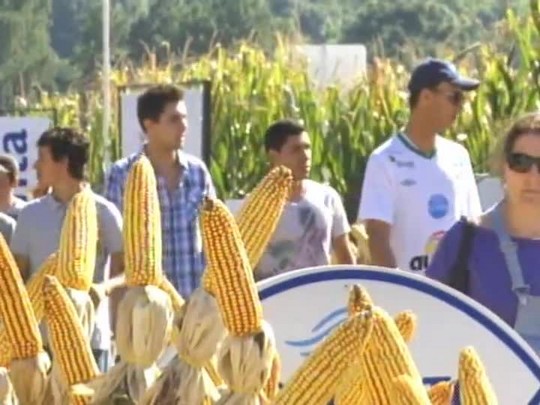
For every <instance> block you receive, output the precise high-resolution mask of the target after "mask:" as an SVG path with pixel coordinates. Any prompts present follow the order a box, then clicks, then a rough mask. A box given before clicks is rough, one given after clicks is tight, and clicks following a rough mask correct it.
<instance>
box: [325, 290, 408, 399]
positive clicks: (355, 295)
mask: <svg viewBox="0 0 540 405" xmlns="http://www.w3.org/2000/svg"><path fill="white" fill-rule="evenodd" d="M367 302H370V298H369V296H368V295H367V291H365V289H363V288H361V289H360V290H354V289H353V290H351V293H350V295H349V313H350V314H351V313H352V314H355V313H358V308H366V305H369V304H367ZM354 309H356V311H357V312H354ZM394 322H395V323H396V326H397V328H398V330H399V333H400V334H401V336H403V339H404V340H405V341H406V342H407V343H408V342H410V340H411V339H412V337H413V336H414V332H415V330H416V315H415V314H414V313H413V312H411V311H403V312H400V313H398V314H397V315H396V317H395V318H394ZM366 383H367V381H366V375H365V370H364V367H363V366H362V365H361V364H359V365H353V366H351V367H349V369H348V370H347V372H346V373H345V377H344V378H343V381H342V382H341V383H340V385H339V388H338V389H337V391H336V396H335V398H334V403H335V404H336V405H354V404H360V403H362V402H364V400H365V399H366V391H367V390H368V388H367V384H366Z"/></svg>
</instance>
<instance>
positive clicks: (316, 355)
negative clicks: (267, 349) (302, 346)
mask: <svg viewBox="0 0 540 405" xmlns="http://www.w3.org/2000/svg"><path fill="white" fill-rule="evenodd" d="M372 331H373V315H372V313H371V311H365V312H362V313H360V314H358V315H356V316H352V317H350V318H349V319H347V320H346V321H345V322H344V323H342V324H341V325H340V326H338V327H337V328H336V329H334V331H332V333H331V335H330V336H329V337H328V338H326V339H325V340H324V341H323V342H322V343H321V344H320V345H319V346H318V347H317V348H316V349H315V351H314V352H313V353H312V354H311V356H310V357H309V358H308V359H307V360H306V361H305V362H304V363H303V364H302V365H301V366H300V368H299V369H298V370H297V371H296V372H295V373H294V375H293V376H292V377H291V379H290V380H289V381H288V383H287V384H286V385H285V387H284V388H283V389H282V390H281V392H280V393H279V394H278V396H277V398H276V401H275V404H276V405H281V404H282V405H295V404H298V405H303V404H308V403H310V404H326V403H328V402H329V401H330V399H331V398H332V396H333V394H334V392H335V391H336V388H337V386H338V384H339V382H340V380H341V379H342V378H343V375H344V372H345V371H346V370H347V367H348V366H349V365H350V364H351V363H353V362H354V360H355V359H358V358H360V357H361V356H362V353H363V352H364V349H365V348H366V344H367V343H368V342H369V340H371V336H372Z"/></svg>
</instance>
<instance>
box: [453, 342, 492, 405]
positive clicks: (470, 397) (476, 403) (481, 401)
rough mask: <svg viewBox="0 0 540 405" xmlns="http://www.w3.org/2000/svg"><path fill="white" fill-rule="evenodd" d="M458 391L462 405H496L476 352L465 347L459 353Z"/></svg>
mask: <svg viewBox="0 0 540 405" xmlns="http://www.w3.org/2000/svg"><path fill="white" fill-rule="evenodd" d="M459 393H460V399H461V403H462V404H463V405H497V403H498V401H497V396H496V395H495V392H494V391H493V387H492V386H491V383H490V381H489V378H488V376H487V373H486V370H485V368H484V365H483V364H482V361H481V360H480V357H479V356H478V353H477V352H476V350H475V349H474V348H473V347H470V346H469V347H465V348H464V349H463V350H462V351H461V353H460V355H459Z"/></svg>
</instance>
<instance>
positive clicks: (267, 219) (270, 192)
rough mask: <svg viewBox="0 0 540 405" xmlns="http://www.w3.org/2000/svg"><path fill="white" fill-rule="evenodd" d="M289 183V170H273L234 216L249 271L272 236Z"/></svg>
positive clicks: (286, 196)
mask: <svg viewBox="0 0 540 405" xmlns="http://www.w3.org/2000/svg"><path fill="white" fill-rule="evenodd" d="M292 183H293V176H292V172H291V170H290V169H288V168H286V167H285V166H277V167H275V168H273V169H272V170H270V172H268V174H267V175H266V176H265V177H264V178H263V179H262V180H261V181H260V182H259V184H257V186H256V187H255V188H254V189H253V191H252V192H251V193H250V194H249V195H248V197H247V198H246V199H245V201H244V203H243V204H242V207H241V208H240V211H239V212H238V214H237V216H236V218H237V223H238V229H239V230H240V235H241V236H242V240H243V241H244V244H245V246H246V251H247V254H248V258H249V264H250V265H251V267H252V268H255V267H256V266H257V263H259V260H260V259H261V257H262V255H263V254H264V251H265V250H266V245H267V244H268V242H269V241H270V239H271V238H272V235H273V234H274V231H275V229H276V227H277V224H278V223H279V220H280V218H281V213H282V212H283V208H284V207H285V203H286V202H287V200H288V198H289V195H290V190H291V186H292Z"/></svg>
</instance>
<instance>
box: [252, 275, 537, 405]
mask: <svg viewBox="0 0 540 405" xmlns="http://www.w3.org/2000/svg"><path fill="white" fill-rule="evenodd" d="M353 284H361V285H362V286H364V287H365V288H367V290H368V291H369V294H370V295H371V297H372V298H373V300H374V302H375V304H376V305H378V306H380V307H382V308H384V309H385V310H386V311H388V312H389V313H390V314H391V315H392V316H394V315H395V314H397V313H398V312H400V311H403V310H412V311H413V312H414V313H415V314H416V315H417V317H418V327H417V331H416V335H415V337H414V339H413V341H412V342H411V343H410V349H411V351H412V355H413V357H414V359H415V361H416V364H417V365H418V368H419V370H420V372H421V373H422V375H423V377H424V382H425V383H426V384H433V383H435V382H437V381H441V380H447V379H450V378H452V379H454V378H457V372H458V357H459V352H460V350H461V349H462V348H463V347H465V346H469V345H472V346H474V348H475V349H476V350H477V352H478V353H479V355H480V357H481V360H482V361H483V363H484V364H485V366H486V369H487V373H488V375H489V378H490V381H491V382H492V384H493V386H494V389H495V391H496V393H497V395H498V399H499V403H500V404H539V403H540V360H539V358H538V357H537V356H536V354H535V353H534V352H533V351H532V349H531V348H530V347H529V346H528V345H527V344H526V343H525V342H524V340H523V339H521V337H520V336H519V335H518V334H517V333H516V332H514V330H513V329H512V328H510V327H509V326H508V325H507V324H506V323H505V322H504V321H502V320H501V319H500V318H499V317H497V316H496V315H494V314H493V313H492V312H490V311H489V310H487V309H486V308H484V307H483V306H481V305H480V304H478V303H476V302H475V301H473V300H472V299H470V298H468V297H466V296H464V295H463V294H461V293H459V292H457V291H455V290H453V289H451V288H449V287H446V286H444V285H443V284H441V283H438V282H435V281H433V280H430V279H427V278H426V277H423V276H419V275H416V274H411V273H409V272H400V271H395V270H389V269H384V268H377V267H371V266H323V267H317V268H311V269H304V270H297V271H294V272H290V273H286V274H283V275H280V276H276V277H273V278H270V279H267V280H263V281H261V282H260V283H258V287H259V292H260V296H261V300H262V304H263V308H264V316H265V319H266V320H268V321H269V322H270V324H271V325H272V326H273V328H274V332H275V335H276V339H277V348H278V350H279V352H280V354H281V360H282V367H283V368H282V382H286V381H287V379H288V378H290V376H291V375H292V373H293V372H294V371H295V370H296V369H297V367H299V366H300V364H301V363H302V362H303V361H304V359H305V358H306V356H308V355H309V353H311V351H312V350H313V349H314V348H315V347H316V346H317V345H318V344H319V343H320V342H321V341H322V340H323V339H324V338H325V337H326V336H328V334H329V333H330V332H331V331H332V330H333V329H334V328H335V327H337V326H338V325H339V324H340V323H341V322H343V321H344V320H345V319H346V317H347V308H346V306H347V298H348V290H349V287H350V286H351V285H353Z"/></svg>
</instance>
